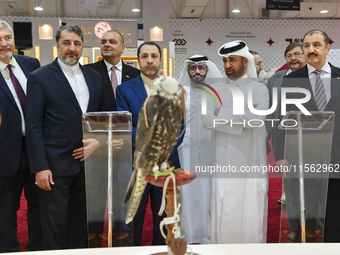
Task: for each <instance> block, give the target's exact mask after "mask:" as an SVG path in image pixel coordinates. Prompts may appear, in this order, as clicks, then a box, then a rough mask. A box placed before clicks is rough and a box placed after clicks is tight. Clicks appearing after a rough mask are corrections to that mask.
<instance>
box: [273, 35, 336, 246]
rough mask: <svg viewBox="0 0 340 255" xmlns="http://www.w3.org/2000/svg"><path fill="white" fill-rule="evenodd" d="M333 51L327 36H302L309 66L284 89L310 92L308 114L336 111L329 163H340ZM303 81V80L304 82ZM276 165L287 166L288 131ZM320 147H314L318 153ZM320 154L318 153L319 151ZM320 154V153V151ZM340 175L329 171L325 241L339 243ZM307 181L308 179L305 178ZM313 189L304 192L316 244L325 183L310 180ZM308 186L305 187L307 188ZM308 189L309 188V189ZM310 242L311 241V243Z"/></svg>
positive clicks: (310, 236)
mask: <svg viewBox="0 0 340 255" xmlns="http://www.w3.org/2000/svg"><path fill="white" fill-rule="evenodd" d="M330 49H331V45H330V39H329V37H328V35H327V34H326V33H325V32H323V31H320V30H310V31H308V32H307V33H306V34H305V35H304V37H303V52H304V56H305V59H306V62H307V65H306V66H304V67H302V68H300V69H298V70H296V71H294V72H292V73H290V74H289V75H287V76H285V77H284V78H283V81H282V88H285V87H288V88H289V87H302V88H305V89H307V90H309V91H310V93H311V96H312V97H311V99H310V100H309V101H308V102H307V103H305V104H303V106H304V107H305V108H306V109H307V110H308V111H334V112H335V118H334V128H333V138H332V147H331V160H330V163H331V164H332V165H333V166H334V165H336V164H340V157H339V155H340V133H339V130H340V103H339V102H340V91H339V88H340V81H339V77H340V68H338V67H335V66H333V65H332V64H330V63H328V62H327V59H326V57H327V54H328V53H329V51H330ZM301 78H304V79H301ZM287 98H289V99H295V98H300V95H299V94H297V93H288V94H287ZM291 110H299V109H297V107H296V106H295V105H287V112H288V111H291ZM276 140H277V141H276V148H275V150H276V152H275V156H276V160H277V162H276V164H277V165H285V164H287V162H286V161H285V160H284V141H285V132H283V131H277V132H276ZM317 149H318V147H315V151H316V150H317ZM316 152H317V151H316ZM320 153H321V152H320ZM339 177H340V176H339V173H336V172H330V173H329V179H328V190H327V191H326V192H325V193H327V203H326V217H325V229H324V242H340V221H339V220H338V218H339V215H340V196H339V193H340V179H339ZM305 181H306V179H305ZM308 181H309V182H310V183H311V184H310V185H309V186H310V188H309V189H308V190H305V195H306V207H307V206H308V204H309V205H314V206H313V207H312V208H308V207H307V219H306V235H307V241H311V242H315V219H316V218H317V217H318V216H317V215H318V213H319V210H318V208H319V207H318V206H319V203H320V202H319V199H320V193H322V190H321V186H322V182H323V181H325V180H322V179H315V178H310V179H309V180H308ZM326 181H327V180H326ZM305 187H306V186H305ZM306 189H307V188H306ZM308 239H309V240H308Z"/></svg>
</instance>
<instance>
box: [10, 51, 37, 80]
mask: <svg viewBox="0 0 340 255" xmlns="http://www.w3.org/2000/svg"><path fill="white" fill-rule="evenodd" d="M13 56H14V57H15V60H16V61H17V62H18V64H19V66H20V68H21V70H22V71H23V72H24V74H25V76H26V78H28V75H29V74H30V73H31V72H32V71H33V69H32V66H31V65H30V64H29V62H27V61H23V59H22V58H20V57H18V56H15V55H13Z"/></svg>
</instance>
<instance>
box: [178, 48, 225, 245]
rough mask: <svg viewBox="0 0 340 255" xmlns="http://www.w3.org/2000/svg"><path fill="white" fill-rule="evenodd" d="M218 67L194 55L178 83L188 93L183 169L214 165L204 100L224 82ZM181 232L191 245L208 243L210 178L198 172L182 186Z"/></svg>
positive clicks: (180, 148) (182, 149)
mask: <svg viewBox="0 0 340 255" xmlns="http://www.w3.org/2000/svg"><path fill="white" fill-rule="evenodd" d="M221 78H222V75H221V73H220V71H219V70H218V68H217V67H216V65H215V64H214V63H213V62H211V61H209V60H208V58H207V57H206V56H202V55H193V56H192V57H190V58H188V59H186V60H185V62H184V67H183V69H182V73H181V75H180V77H179V79H178V82H179V83H180V84H182V85H183V86H184V88H185V90H186V92H187V100H186V102H185V108H186V130H185V135H184V138H183V142H182V143H181V145H180V146H179V147H178V156H179V160H180V163H181V167H182V168H183V169H185V170H190V171H194V172H195V169H196V167H203V166H208V165H209V164H210V140H211V132H212V131H211V130H210V129H206V128H204V127H203V123H202V115H201V96H202V94H206V92H205V91H204V90H208V91H210V92H211V93H213V92H212V91H211V89H210V88H209V86H210V85H211V84H212V83H213V82H216V81H217V79H221ZM179 189H180V192H181V194H180V196H179V202H180V203H181V205H182V207H181V211H180V217H181V232H182V234H183V235H184V236H185V238H184V239H185V241H186V242H187V243H201V244H206V243H208V224H209V192H210V188H209V175H207V174H206V173H203V174H202V173H198V172H196V180H195V181H193V182H192V183H190V184H188V185H184V186H180V187H179Z"/></svg>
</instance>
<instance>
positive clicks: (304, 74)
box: [297, 65, 319, 111]
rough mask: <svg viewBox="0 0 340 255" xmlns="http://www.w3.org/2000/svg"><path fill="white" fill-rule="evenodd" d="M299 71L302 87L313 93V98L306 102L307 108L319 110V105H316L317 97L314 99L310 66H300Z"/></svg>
mask: <svg viewBox="0 0 340 255" xmlns="http://www.w3.org/2000/svg"><path fill="white" fill-rule="evenodd" d="M297 72H299V74H300V76H299V78H298V80H299V82H300V84H301V87H302V88H304V89H307V90H308V91H309V92H310V93H311V99H310V100H309V101H308V102H307V103H306V104H305V106H306V108H307V109H310V110H311V111H318V110H319V109H318V107H317V106H316V103H315V99H314V93H313V90H312V85H311V84H310V80H309V76H308V68H307V65H305V66H304V67H302V68H300V69H299V70H298V71H297Z"/></svg>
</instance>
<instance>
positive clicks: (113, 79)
mask: <svg viewBox="0 0 340 255" xmlns="http://www.w3.org/2000/svg"><path fill="white" fill-rule="evenodd" d="M115 70H116V66H112V67H111V85H112V89H113V94H114V95H115V98H116V89H117V87H118V81H117V75H116V72H115Z"/></svg>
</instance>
